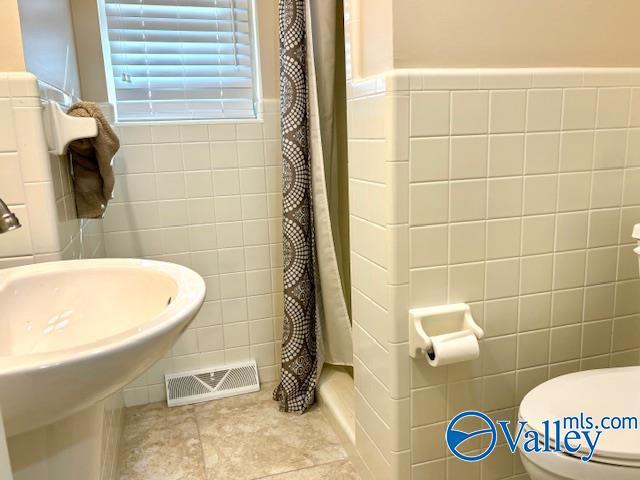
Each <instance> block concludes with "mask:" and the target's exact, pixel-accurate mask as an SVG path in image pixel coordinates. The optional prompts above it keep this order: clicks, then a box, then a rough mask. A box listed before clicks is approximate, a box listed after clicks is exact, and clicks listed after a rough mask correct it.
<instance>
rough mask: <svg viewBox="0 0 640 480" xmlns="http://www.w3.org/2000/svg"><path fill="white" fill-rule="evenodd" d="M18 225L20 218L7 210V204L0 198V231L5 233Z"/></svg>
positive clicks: (15, 228)
mask: <svg viewBox="0 0 640 480" xmlns="http://www.w3.org/2000/svg"><path fill="white" fill-rule="evenodd" d="M21 226H22V225H20V220H18V217H16V216H15V214H14V213H13V212H12V211H11V210H9V207H7V204H6V203H4V202H3V201H2V199H1V198H0V233H7V232H10V231H11V230H17V229H18V228H20V227H21Z"/></svg>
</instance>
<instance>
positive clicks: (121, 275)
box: [0, 259, 205, 436]
mask: <svg viewBox="0 0 640 480" xmlns="http://www.w3.org/2000/svg"><path fill="white" fill-rule="evenodd" d="M204 295H205V284H204V281H203V280H202V278H201V277H200V276H199V275H198V274H197V273H195V272H193V271H192V270H190V269H188V268H186V267H182V266H180V265H175V264H172V263H164V262H156V261H150V260H129V259H123V260H116V259H113V260H111V259H106V260H74V261H66V262H52V263H43V264H37V265H28V266H24V267H17V268H9V269H5V270H0V411H1V412H2V416H3V418H4V422H5V428H6V431H7V435H8V436H11V435H16V434H19V433H22V432H26V431H29V430H32V429H34V428H38V427H41V426H44V425H47V424H49V423H52V422H55V421H58V420H61V419H62V418H64V417H66V416H68V415H71V414H73V413H75V412H77V411H79V410H81V409H83V408H86V407H88V406H90V405H92V404H94V403H96V402H98V401H100V400H102V399H104V398H106V397H107V396H109V395H110V394H112V393H114V392H116V391H117V390H118V389H120V388H122V387H123V386H124V385H126V384H127V383H129V382H130V381H132V380H133V379H135V378H136V377H138V376H139V375H140V374H141V373H143V372H144V371H145V370H146V369H148V368H149V367H150V366H151V365H153V364H154V363H155V362H156V361H157V360H159V359H160V358H161V357H162V356H163V355H164V354H165V353H166V352H167V351H168V350H169V348H171V346H172V345H173V344H174V342H175V341H176V340H177V339H178V336H179V335H180V333H181V332H182V331H183V330H184V329H185V328H187V326H188V325H189V323H190V322H191V320H193V318H194V317H195V315H196V314H197V313H198V310H199V309H200V307H201V305H202V302H203V301H204Z"/></svg>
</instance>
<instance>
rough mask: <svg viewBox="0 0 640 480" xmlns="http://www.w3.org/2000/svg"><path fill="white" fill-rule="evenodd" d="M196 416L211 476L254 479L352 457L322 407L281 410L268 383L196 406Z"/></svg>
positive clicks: (215, 477)
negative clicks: (293, 411)
mask: <svg viewBox="0 0 640 480" xmlns="http://www.w3.org/2000/svg"><path fill="white" fill-rule="evenodd" d="M195 416H196V419H197V422H198V427H199V429H200V438H201V441H202V448H203V451H204V458H205V465H206V469H207V472H208V480H219V479H230V478H233V479H234V480H242V479H255V478H260V477H264V476H267V475H274V474H278V473H284V472H288V471H291V470H296V469H300V468H304V467H310V466H314V465H320V464H324V463H328V462H332V461H336V460H343V459H345V458H346V456H347V454H346V452H345V450H344V449H343V448H342V445H341V444H340V441H339V440H338V438H337V437H336V435H335V433H334V432H333V430H332V429H331V427H330V426H329V424H328V423H327V421H326V420H325V418H324V417H323V416H322V413H321V412H320V411H319V410H318V409H317V408H314V409H312V410H311V411H309V412H307V413H306V414H304V415H296V414H286V413H282V412H279V411H278V405H277V403H276V402H274V401H273V400H271V396H270V389H267V388H263V390H262V391H261V392H259V393H257V394H254V395H243V396H239V397H233V398H228V399H224V400H220V401H216V402H210V403H208V404H206V405H203V406H201V407H199V408H198V407H196V409H195Z"/></svg>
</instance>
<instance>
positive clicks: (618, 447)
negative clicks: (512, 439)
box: [519, 367, 640, 463]
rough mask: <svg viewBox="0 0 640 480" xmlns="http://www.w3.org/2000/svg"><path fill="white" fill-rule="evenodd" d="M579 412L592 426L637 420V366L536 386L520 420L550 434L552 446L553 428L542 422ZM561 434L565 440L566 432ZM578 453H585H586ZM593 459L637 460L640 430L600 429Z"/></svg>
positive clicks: (639, 376) (639, 394)
mask: <svg viewBox="0 0 640 480" xmlns="http://www.w3.org/2000/svg"><path fill="white" fill-rule="evenodd" d="M580 412H584V414H585V415H587V416H591V417H592V418H593V421H594V424H600V422H601V421H602V419H603V417H605V416H607V417H635V418H638V417H639V416H640V367H624V368H605V369H600V370H588V371H585V372H578V373H571V374H568V375H562V376H560V377H556V378H554V379H552V380H549V381H547V382H544V383H542V384H541V385H538V386H537V387H535V388H534V389H533V390H531V391H530V392H529V393H528V394H527V395H526V396H525V397H524V399H523V400H522V403H521V404H520V412H519V417H520V420H524V421H526V422H527V427H528V428H531V429H533V430H536V431H538V432H539V433H540V434H542V435H544V434H545V431H549V432H550V435H549V437H550V440H551V441H552V443H554V444H555V441H556V438H555V437H556V436H557V435H556V430H555V428H549V429H547V430H545V427H544V424H543V423H542V422H544V421H545V420H550V421H551V422H553V421H554V420H559V419H563V418H565V417H579V416H580ZM638 421H639V422H640V419H639V420H638ZM560 431H561V436H562V437H564V434H563V433H562V432H563V431H565V429H564V428H562V429H561V430H560ZM580 452H581V453H586V450H585V452H582V450H581V451H580ZM595 456H596V457H600V458H602V457H604V458H606V459H609V460H610V461H611V460H613V459H620V460H634V461H637V460H640V429H639V430H633V429H620V430H611V429H607V430H602V435H601V438H600V439H599V441H598V444H597V447H596V451H595ZM603 461H605V462H606V460H603ZM614 463H615V462H614Z"/></svg>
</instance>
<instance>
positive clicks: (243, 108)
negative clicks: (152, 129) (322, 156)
mask: <svg viewBox="0 0 640 480" xmlns="http://www.w3.org/2000/svg"><path fill="white" fill-rule="evenodd" d="M100 2H101V26H102V43H103V49H104V52H105V64H106V70H107V77H108V78H107V82H109V95H110V100H111V102H112V103H114V104H115V106H116V115H117V119H118V121H148V120H194V119H211V118H224V119H229V118H255V116H256V113H255V112H256V110H255V103H256V83H257V82H256V65H255V62H254V57H255V53H254V43H253V39H252V36H253V32H254V29H253V23H252V11H251V2H252V0H100Z"/></svg>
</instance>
